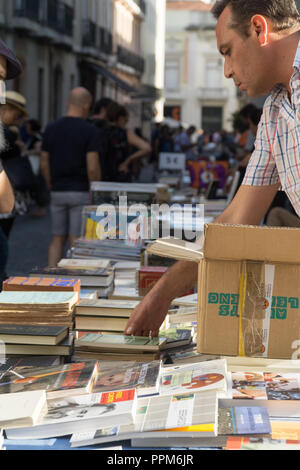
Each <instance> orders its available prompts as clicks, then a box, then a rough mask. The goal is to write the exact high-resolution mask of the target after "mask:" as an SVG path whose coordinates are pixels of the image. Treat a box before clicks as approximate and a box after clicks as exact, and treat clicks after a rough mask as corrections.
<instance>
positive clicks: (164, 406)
mask: <svg viewBox="0 0 300 470" xmlns="http://www.w3.org/2000/svg"><path fill="white" fill-rule="evenodd" d="M217 414H218V392H216V391H211V392H204V393H190V394H188V395H172V396H153V397H145V398H140V399H138V404H137V412H136V417H135V422H134V424H132V425H129V426H126V425H120V426H109V427H105V428H102V429H98V430H97V431H95V432H86V431H84V432H81V433H74V434H73V435H72V438H71V441H70V442H71V447H81V446H85V445H92V444H103V443H107V442H117V441H120V440H127V439H132V438H139V437H142V436H144V437H146V436H147V437H172V436H173V437H175V436H176V437H178V436H179V435H182V436H183V435H184V437H196V436H197V437H199V435H200V434H201V436H203V437H204V436H215V435H217Z"/></svg>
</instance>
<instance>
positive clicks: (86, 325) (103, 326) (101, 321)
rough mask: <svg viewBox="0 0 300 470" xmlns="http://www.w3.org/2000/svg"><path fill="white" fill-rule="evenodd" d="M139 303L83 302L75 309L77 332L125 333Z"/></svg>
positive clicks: (118, 301)
mask: <svg viewBox="0 0 300 470" xmlns="http://www.w3.org/2000/svg"><path fill="white" fill-rule="evenodd" d="M138 304H139V302H134V301H131V302H129V301H122V300H109V299H97V300H89V299H87V300H81V301H80V302H79V304H78V305H76V307H75V330H76V332H80V331H95V332H110V333H112V332H114V333H123V332H124V330H125V327H126V324H127V322H128V320H129V317H130V315H131V313H132V312H133V310H134V309H135V308H136V307H137V306H138Z"/></svg>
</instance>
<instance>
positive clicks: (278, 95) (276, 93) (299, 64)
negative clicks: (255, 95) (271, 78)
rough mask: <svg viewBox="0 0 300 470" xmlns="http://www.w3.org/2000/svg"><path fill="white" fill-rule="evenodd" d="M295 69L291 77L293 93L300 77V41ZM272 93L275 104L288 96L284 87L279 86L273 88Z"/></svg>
mask: <svg viewBox="0 0 300 470" xmlns="http://www.w3.org/2000/svg"><path fill="white" fill-rule="evenodd" d="M293 67H294V73H293V75H292V77H291V81H290V84H291V89H292V93H293V92H294V91H295V89H294V88H295V86H293V83H294V80H295V78H296V76H298V73H299V72H300V41H299V43H298V47H297V51H296V55H295V59H294V63H293ZM271 93H272V99H273V101H274V102H275V101H277V102H279V101H281V100H282V99H283V97H284V96H285V95H286V89H285V88H284V87H283V85H280V84H279V85H276V86H275V87H274V88H273V90H272V92H271ZM297 98H298V99H297V101H298V102H299V99H300V97H299V96H297Z"/></svg>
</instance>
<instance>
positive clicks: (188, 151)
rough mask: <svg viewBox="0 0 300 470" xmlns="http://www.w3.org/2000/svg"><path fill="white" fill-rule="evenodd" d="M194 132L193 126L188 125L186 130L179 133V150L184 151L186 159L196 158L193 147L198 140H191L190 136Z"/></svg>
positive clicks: (196, 144)
mask: <svg viewBox="0 0 300 470" xmlns="http://www.w3.org/2000/svg"><path fill="white" fill-rule="evenodd" d="M195 132H196V127H195V126H190V127H189V128H188V129H187V130H186V131H185V130H183V132H182V133H181V135H180V146H181V152H182V153H185V158H186V161H188V160H196V153H195V148H197V147H198V142H194V143H193V142H192V140H191V138H192V135H193V134H194V133H195Z"/></svg>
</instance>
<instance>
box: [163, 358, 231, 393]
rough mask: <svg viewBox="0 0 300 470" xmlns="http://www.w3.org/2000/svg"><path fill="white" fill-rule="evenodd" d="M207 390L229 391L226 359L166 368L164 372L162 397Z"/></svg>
mask: <svg viewBox="0 0 300 470" xmlns="http://www.w3.org/2000/svg"><path fill="white" fill-rule="evenodd" d="M206 390H219V391H224V392H225V391H226V390H227V364H226V360H225V359H219V360H215V361H206V362H197V363H194V364H182V365H177V366H170V367H164V368H163V370H162V374H161V387H160V394H161V395H172V394H174V393H189V392H191V391H197V392H204V391H206Z"/></svg>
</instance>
